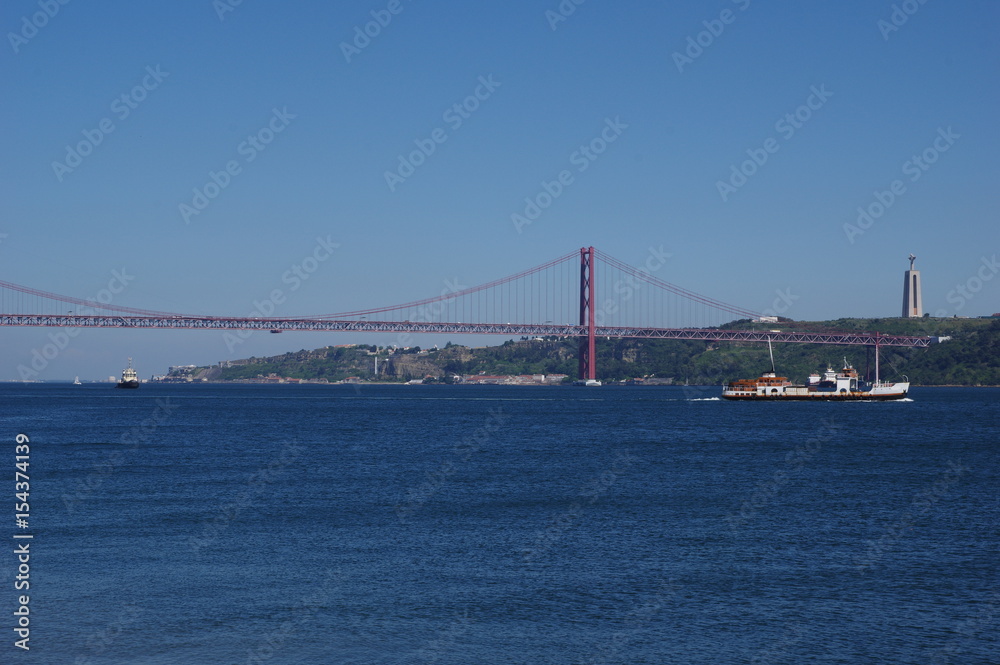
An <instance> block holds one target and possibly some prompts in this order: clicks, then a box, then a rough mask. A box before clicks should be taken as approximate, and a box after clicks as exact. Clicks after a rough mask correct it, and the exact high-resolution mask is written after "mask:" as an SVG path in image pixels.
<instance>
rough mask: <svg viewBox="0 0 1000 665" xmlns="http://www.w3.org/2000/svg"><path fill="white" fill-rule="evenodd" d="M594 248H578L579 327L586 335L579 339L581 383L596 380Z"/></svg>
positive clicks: (578, 353)
mask: <svg viewBox="0 0 1000 665" xmlns="http://www.w3.org/2000/svg"><path fill="white" fill-rule="evenodd" d="M594 268H595V266H594V248H593V247H581V248H580V325H581V326H585V327H586V329H587V333H586V334H585V335H581V336H580V338H579V350H578V352H577V355H578V357H579V376H578V378H579V379H580V380H581V381H586V380H588V379H596V378H597V358H596V354H595V352H594V349H595V346H596V345H595V338H594V303H596V302H597V298H596V297H595V293H594V285H595V279H594Z"/></svg>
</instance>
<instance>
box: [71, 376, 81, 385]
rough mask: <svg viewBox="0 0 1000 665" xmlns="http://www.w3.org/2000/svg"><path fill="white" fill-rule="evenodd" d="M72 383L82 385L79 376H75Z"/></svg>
mask: <svg viewBox="0 0 1000 665" xmlns="http://www.w3.org/2000/svg"><path fill="white" fill-rule="evenodd" d="M73 385H74V386H79V385H82V384H81V383H80V377H76V378H75V379H73Z"/></svg>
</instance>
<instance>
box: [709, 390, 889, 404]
mask: <svg viewBox="0 0 1000 665" xmlns="http://www.w3.org/2000/svg"><path fill="white" fill-rule="evenodd" d="M905 397H906V393H905V392H894V393H879V394H872V393H813V394H811V395H780V394H779V395H753V394H749V395H727V394H726V393H725V392H723V393H722V399H728V400H732V401H736V402H889V401H892V400H896V399H903V398H905Z"/></svg>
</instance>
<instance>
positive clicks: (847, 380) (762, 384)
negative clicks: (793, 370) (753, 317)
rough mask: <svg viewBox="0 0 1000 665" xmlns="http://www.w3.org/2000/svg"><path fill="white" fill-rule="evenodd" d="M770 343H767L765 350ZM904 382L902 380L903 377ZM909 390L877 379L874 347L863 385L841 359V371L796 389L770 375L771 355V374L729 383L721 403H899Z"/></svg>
mask: <svg viewBox="0 0 1000 665" xmlns="http://www.w3.org/2000/svg"><path fill="white" fill-rule="evenodd" d="M770 347H771V342H770V340H768V350H770ZM903 378H904V379H905V378H906V377H903ZM909 389H910V383H909V381H901V382H894V383H889V382H886V381H880V380H879V378H878V346H877V345H876V347H875V381H874V382H873V383H868V382H865V381H863V380H862V379H861V378H860V377H859V376H858V372H857V370H856V369H854V367H852V366H851V365H850V363H848V362H847V359H846V358H845V359H844V368H843V369H841V370H840V371H839V372H835V371H833V370H832V369H830V368H827V370H826V372H824V373H823V376H822V377H820V375H819V374H812V375H810V376H809V382H808V383H807V384H806V385H796V384H794V383H792V382H791V381H789V380H788V378H787V377H784V376H778V375H777V374H776V373H775V371H774V354H773V353H772V354H771V371H770V372H764V373H763V374H761V375H760V377H758V378H756V379H739V380H736V381H730V382H729V383H728V384H727V385H725V386H724V387H723V389H722V397H723V399H729V400H746V401H760V400H798V401H813V400H815V401H825V400H828V401H855V402H857V401H888V400H895V399H903V398H904V397H906V393H907V392H908V391H909Z"/></svg>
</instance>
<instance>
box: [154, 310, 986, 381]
mask: <svg viewBox="0 0 1000 665" xmlns="http://www.w3.org/2000/svg"><path fill="white" fill-rule="evenodd" d="M762 325H764V326H768V327H770V328H772V329H776V330H800V331H807V330H808V331H815V332H825V331H848V330H857V331H869V332H875V331H878V332H883V333H886V334H891V335H931V336H951V337H952V339H951V340H949V341H947V342H945V343H942V344H934V345H933V346H931V347H930V348H928V349H898V348H883V349H882V354H881V358H882V363H881V368H882V376H883V378H887V379H888V378H893V377H894V376H898V375H904V374H905V375H906V376H908V377H909V379H910V381H911V382H913V383H914V384H915V385H1000V319H930V318H924V319H899V318H887V319H838V320H836V321H796V322H793V321H781V322H780V323H776V324H751V323H750V322H749V321H734V322H733V323H730V324H727V325H726V326H723V327H724V328H732V329H744V328H750V327H752V326H756V327H757V328H760V327H761V326H762ZM576 344H577V343H576V340H565V339H545V340H527V339H523V340H521V341H508V342H506V343H504V344H502V345H500V346H492V347H481V348H470V347H466V346H459V345H454V344H448V345H447V346H446V347H445V348H443V349H429V350H426V349H425V350H422V349H420V348H419V347H415V348H411V349H398V350H395V351H393V350H392V349H386V348H384V347H382V348H376V347H374V346H368V345H356V346H335V347H332V346H331V347H324V348H322V349H315V350H313V351H306V350H301V351H298V352H294V353H286V354H283V355H280V356H273V357H269V358H248V359H245V360H236V361H228V362H223V363H220V364H219V365H218V366H213V367H201V368H197V369H195V370H193V371H192V370H186V371H178V372H176V373H174V374H173V375H171V378H173V379H175V380H184V379H186V378H191V379H195V380H201V379H206V380H209V381H241V380H242V381H247V380H260V379H263V378H266V377H269V376H272V377H289V378H295V379H309V380H326V381H330V382H334V381H342V380H344V379H348V378H350V377H357V379H359V380H363V381H396V382H398V381H408V380H410V379H422V378H425V377H434V378H435V379H436V380H441V381H448V382H450V381H451V380H452V377H453V376H463V375H470V374H483V373H484V374H491V375H518V374H567V375H569V376H571V377H575V376H576V371H577V360H576V357H577V356H576ZM845 357H846V359H847V361H848V362H850V363H852V364H853V365H854V366H855V367H856V368H858V370H859V371H861V372H862V373H864V372H865V371H866V369H867V368H869V367H870V365H871V363H873V362H874V359H873V357H872V353H871V350H869V349H865V348H863V347H856V346H837V345H821V344H776V345H775V365H776V366H777V369H778V372H779V373H780V374H783V375H786V376H788V377H789V378H791V379H792V380H793V381H797V382H800V381H805V379H806V376H808V375H809V374H810V373H811V372H815V371H818V370H822V369H824V368H826V367H827V366H830V367H833V368H835V369H837V368H839V365H840V363H842V362H843V360H844V358H845ZM376 361H377V362H376ZM376 364H377V366H378V374H377V375H376V374H375V368H376ZM597 368H598V378H600V379H602V380H604V381H610V380H616V379H617V380H622V379H630V378H635V377H652V378H656V379H660V380H661V381H664V382H670V381H675V382H678V383H684V382H688V383H692V384H721V383H723V382H725V381H728V380H731V379H734V378H749V377H753V376H757V374H758V373H759V372H761V371H762V370H765V369H769V368H770V361H769V360H768V353H767V346H766V345H761V344H751V343H733V342H725V343H718V342H700V341H685V340H635V339H600V340H598V343H597ZM872 371H874V369H873V367H872Z"/></svg>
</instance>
